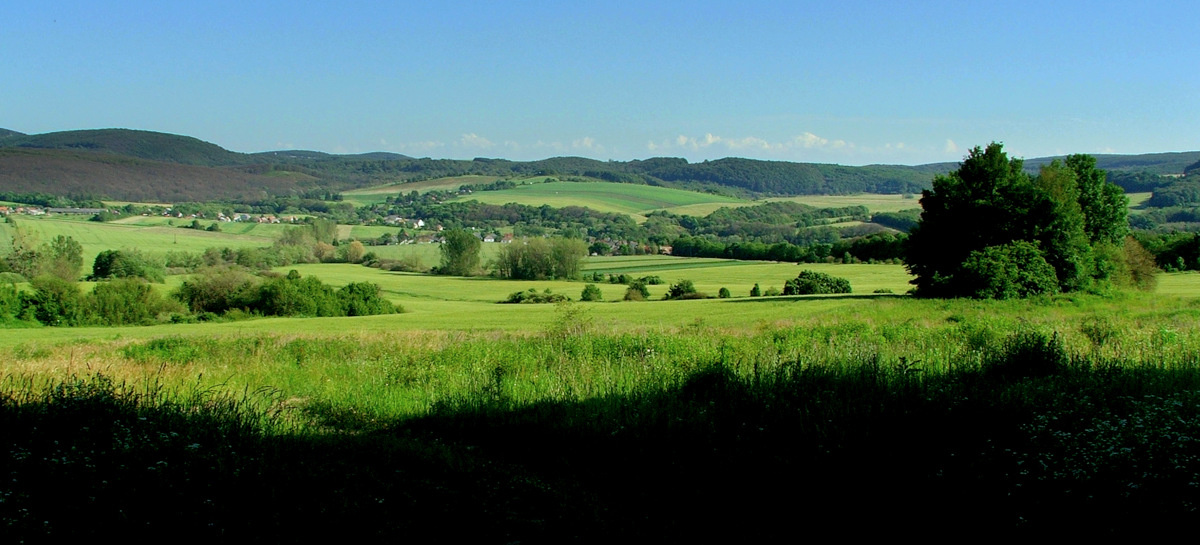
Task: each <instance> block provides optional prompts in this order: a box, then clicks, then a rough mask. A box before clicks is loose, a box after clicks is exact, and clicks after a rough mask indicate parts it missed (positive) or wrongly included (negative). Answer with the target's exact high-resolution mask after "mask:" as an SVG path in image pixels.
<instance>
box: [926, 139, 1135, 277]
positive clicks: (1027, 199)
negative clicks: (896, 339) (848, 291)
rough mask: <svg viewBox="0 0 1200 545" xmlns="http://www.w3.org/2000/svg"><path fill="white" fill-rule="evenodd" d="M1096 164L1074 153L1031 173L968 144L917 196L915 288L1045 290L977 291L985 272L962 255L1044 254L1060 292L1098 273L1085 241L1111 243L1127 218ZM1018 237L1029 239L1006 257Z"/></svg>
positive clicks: (1029, 257)
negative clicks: (956, 163) (949, 167)
mask: <svg viewBox="0 0 1200 545" xmlns="http://www.w3.org/2000/svg"><path fill="white" fill-rule="evenodd" d="M1095 164H1096V163H1095V159H1093V158H1091V157H1089V156H1086V155H1073V156H1070V157H1068V158H1067V161H1066V162H1065V163H1062V162H1058V161H1055V162H1053V163H1051V164H1050V165H1047V166H1045V167H1043V168H1042V170H1041V172H1040V173H1039V174H1038V175H1037V176H1036V177H1031V176H1029V175H1028V174H1026V173H1025V171H1024V168H1023V167H1024V165H1023V162H1022V161H1021V160H1020V159H1010V158H1009V157H1008V156H1007V155H1006V154H1005V153H1004V149H1003V146H1002V145H1001V144H998V143H994V142H993V143H992V144H990V145H988V146H987V148H986V149H983V148H979V147H976V148H975V149H973V150H971V151H970V153H968V155H967V157H966V159H965V160H964V161H963V162H962V163H961V164H960V165H959V168H958V170H956V171H954V172H951V173H949V174H946V175H943V176H937V177H936V178H934V180H933V188H932V189H929V190H926V191H924V192H923V193H922V198H921V207H922V212H921V217H920V219H919V221H918V222H917V224H916V225H915V226H914V227H913V228H912V230H911V232H910V235H909V238H908V241H907V243H906V245H905V261H906V262H907V263H908V269H909V271H910V272H912V273H913V274H914V275H915V276H916V278H915V279H914V280H913V284H914V285H916V292H917V294H918V295H921V296H927V297H960V296H977V297H978V296H989V295H986V294H990V293H1017V294H1025V293H1033V292H1036V291H1041V292H1045V291H1047V290H1044V289H1041V288H1039V290H1025V289H1014V290H1007V289H998V288H989V289H987V290H981V289H980V286H979V280H980V279H979V278H978V277H979V273H980V271H983V270H990V269H988V267H981V266H973V267H970V269H971V270H970V271H968V270H965V269H964V266H965V264H966V263H967V262H968V261H969V260H973V261H972V263H975V264H976V265H979V263H982V262H980V261H979V260H980V258H981V257H980V256H985V255H987V256H1001V257H1003V256H1012V255H1018V254H1019V256H1020V257H1021V260H1023V262H1030V263H1031V262H1037V261H1040V260H1044V261H1045V263H1047V264H1048V265H1049V266H1050V267H1051V268H1052V269H1053V272H1054V276H1055V278H1056V280H1057V283H1058V286H1057V287H1058V289H1061V290H1063V291H1071V290H1075V289H1080V288H1083V287H1086V286H1088V285H1089V284H1090V283H1091V282H1092V281H1093V280H1094V279H1096V278H1097V277H1103V276H1104V273H1103V271H1106V270H1110V269H1111V267H1105V266H1102V264H1098V263H1097V260H1098V259H1099V258H1098V257H1097V254H1096V253H1095V252H1093V246H1094V245H1101V244H1105V245H1119V244H1120V243H1121V240H1122V237H1124V233H1125V230H1126V229H1127V225H1126V216H1125V200H1124V195H1123V194H1122V193H1121V191H1120V188H1118V187H1116V186H1115V185H1112V184H1109V183H1107V182H1105V178H1104V172H1103V171H1100V170H1097V169H1096V168H1095ZM1017 242H1024V243H1028V244H1027V245H1023V246H1019V248H1020V250H1021V251H1020V252H1018V253H1017V254H1014V253H1013V252H1012V251H1010V250H1011V248H1012V246H1011V245H1012V244H1014V243H1017ZM989 249H991V250H989ZM980 252H983V253H980ZM973 256H974V257H973ZM1021 260H1018V261H1021ZM992 261H995V260H992ZM977 262H979V263H977ZM989 263H990V261H989Z"/></svg>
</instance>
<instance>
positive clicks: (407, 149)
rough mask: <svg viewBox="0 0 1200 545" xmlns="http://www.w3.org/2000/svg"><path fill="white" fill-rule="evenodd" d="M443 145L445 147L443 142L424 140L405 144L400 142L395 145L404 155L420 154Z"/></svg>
mask: <svg viewBox="0 0 1200 545" xmlns="http://www.w3.org/2000/svg"><path fill="white" fill-rule="evenodd" d="M444 147H446V144H445V143H444V142H437V141H434V140H426V141H424V142H409V143H406V144H401V145H400V146H398V147H397V149H398V150H400V152H401V153H404V154H405V155H422V154H427V153H429V152H431V151H433V150H435V149H441V148H444Z"/></svg>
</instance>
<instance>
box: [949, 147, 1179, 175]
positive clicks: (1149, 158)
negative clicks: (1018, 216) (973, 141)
mask: <svg viewBox="0 0 1200 545" xmlns="http://www.w3.org/2000/svg"><path fill="white" fill-rule="evenodd" d="M1094 157H1095V158H1096V167H1097V168H1099V169H1101V170H1106V171H1114V172H1146V173H1149V174H1160V175H1161V174H1183V173H1184V172H1185V171H1186V170H1187V169H1188V168H1191V167H1190V166H1189V165H1194V164H1196V163H1200V151H1181V152H1171V153H1145V154H1142V155H1110V154H1100V155H1095V156H1094ZM1062 158H1063V157H1061V156H1060V157H1039V158H1037V159H1028V160H1026V161H1025V167H1026V168H1027V169H1037V168H1038V167H1040V166H1042V165H1046V164H1050V161H1053V160H1055V159H1062ZM952 168H953V167H952Z"/></svg>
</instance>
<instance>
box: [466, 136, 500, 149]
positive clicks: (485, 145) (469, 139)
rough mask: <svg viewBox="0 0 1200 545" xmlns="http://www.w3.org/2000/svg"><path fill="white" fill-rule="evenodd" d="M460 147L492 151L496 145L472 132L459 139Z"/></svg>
mask: <svg viewBox="0 0 1200 545" xmlns="http://www.w3.org/2000/svg"><path fill="white" fill-rule="evenodd" d="M458 145H459V146H461V147H464V148H480V149H490V148H491V147H493V146H495V145H496V144H493V143H492V141H491V140H488V139H487V138H484V137H482V136H479V135H478V134H475V133H473V132H472V133H467V134H464V135H462V138H460V139H458Z"/></svg>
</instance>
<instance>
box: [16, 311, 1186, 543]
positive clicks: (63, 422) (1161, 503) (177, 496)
mask: <svg viewBox="0 0 1200 545" xmlns="http://www.w3.org/2000/svg"><path fill="white" fill-rule="evenodd" d="M1014 358H1024V360H1022V361H1016V360H1015V359H1014ZM505 380H506V378H505V377H504V376H503V375H499V374H497V375H496V377H495V380H494V383H493V384H489V385H488V386H486V387H484V388H483V389H482V390H480V391H478V392H474V393H470V394H466V395H462V396H459V397H457V398H449V399H447V400H445V401H444V402H442V403H441V404H439V405H437V406H436V407H434V408H433V410H432V411H431V413H430V414H429V415H428V416H425V417H421V418H414V419H409V420H405V421H399V422H396V421H389V420H387V419H382V418H379V417H378V416H376V415H372V414H369V413H363V412H359V411H357V410H355V409H353V408H347V407H332V406H322V405H320V404H314V405H311V406H309V408H308V409H309V410H308V413H307V414H308V415H309V416H310V417H311V418H313V419H314V420H315V422H314V424H313V425H310V426H307V427H305V428H303V429H302V430H300V429H291V430H290V431H289V429H287V428H280V427H273V426H274V425H273V424H272V423H271V422H272V420H271V418H270V415H269V414H266V415H264V413H262V412H261V411H260V410H259V409H256V408H255V407H259V406H262V405H254V404H252V403H250V401H252V400H245V399H236V398H225V397H220V396H217V397H212V396H207V397H206V396H200V397H194V398H185V399H184V400H183V401H172V399H174V398H168V397H165V396H161V395H145V394H138V393H136V392H134V391H133V390H132V389H129V388H125V387H124V386H121V385H114V384H112V383H109V382H107V381H105V380H104V379H102V378H96V377H91V378H79V379H70V380H66V381H63V382H61V383H58V384H56V385H51V387H50V388H45V389H41V390H39V391H40V392H41V393H37V394H34V393H29V392H32V391H33V389H32V388H23V387H20V385H17V387H13V386H12V385H10V386H9V388H7V390H6V391H5V392H4V393H3V394H0V408H2V409H3V411H2V413H0V425H2V426H3V429H4V430H5V434H6V441H5V443H4V444H5V445H6V448H7V449H8V451H7V452H6V453H4V457H3V460H2V467H0V469H2V470H3V471H4V475H5V476H6V478H11V482H6V483H4V484H3V485H0V488H2V489H3V493H4V496H3V497H4V498H5V501H4V502H3V503H0V518H3V521H0V522H3V524H4V526H3V528H4V529H5V532H6V533H7V534H8V536H10V537H14V538H24V539H27V540H28V539H35V540H36V539H45V538H47V537H50V538H55V539H59V540H63V539H74V538H79V537H88V536H99V535H121V536H123V537H126V538H129V537H132V538H134V539H138V538H143V537H150V536H152V535H161V532H164V531H170V532H174V533H177V534H178V535H180V536H183V537H184V539H185V540H191V539H194V540H206V541H213V540H216V541H223V540H229V541H247V540H256V541H257V540H270V541H302V540H308V539H311V538H312V536H314V535H322V534H326V533H330V532H336V533H339V534H341V535H342V536H351V537H367V538H381V537H383V538H398V537H406V538H410V539H412V538H421V537H435V538H440V539H445V538H448V537H449V538H463V539H468V540H472V541H486V542H495V541H505V542H516V541H521V542H572V541H604V542H611V541H613V540H634V541H639V542H649V541H653V542H691V541H697V540H700V541H710V540H712V539H714V536H717V535H727V534H730V533H736V535H738V536H739V537H740V538H741V539H748V540H751V541H762V540H772V541H776V540H782V539H796V538H797V536H801V535H809V534H812V533H813V532H821V531H838V532H851V533H853V534H856V535H863V534H877V535H880V536H883V535H888V536H894V535H897V534H901V535H903V534H918V533H919V534H922V535H926V536H928V535H945V536H947V537H948V536H950V535H956V536H959V535H962V534H961V533H962V532H968V531H969V532H976V533H977V532H978V531H979V529H980V528H986V529H987V532H988V534H989V535H1007V534H1020V533H1023V532H1025V533H1032V532H1039V531H1045V530H1063V529H1067V528H1070V529H1071V531H1072V533H1073V535H1089V534H1093V533H1094V534H1112V533H1116V534H1122V533H1131V534H1132V533H1137V534H1139V535H1144V533H1145V532H1146V531H1147V530H1146V527H1147V524H1153V526H1150V528H1152V529H1153V530H1154V531H1166V530H1167V529H1168V528H1170V527H1173V526H1183V525H1185V524H1190V523H1191V522H1194V520H1195V515H1194V513H1193V511H1192V509H1193V507H1192V506H1194V505H1196V501H1197V500H1200V497H1198V496H1197V491H1196V490H1195V487H1193V486H1191V485H1190V484H1189V483H1194V482H1197V481H1198V480H1200V448H1197V446H1196V445H1194V444H1191V443H1188V442H1187V441H1183V440H1177V439H1170V438H1171V437H1174V438H1179V437H1184V436H1187V437H1197V436H1200V414H1197V413H1200V409H1198V407H1200V403H1198V402H1200V395H1198V394H1195V391H1197V390H1200V373H1198V372H1196V371H1163V370H1156V369H1141V370H1129V369H1121V368H1115V367H1112V366H1100V365H1093V364H1092V363H1091V362H1086V361H1074V360H1072V359H1070V358H1068V357H1067V356H1066V355H1065V354H1064V353H1063V352H1062V347H1061V345H1059V344H1057V341H1056V339H1055V338H1053V337H1049V338H1047V337H1044V336H1043V337H1038V336H1036V335H1026V336H1024V337H1021V338H1016V339H1014V340H1012V341H1010V343H1009V344H1008V345H1006V346H1005V348H1004V350H1003V351H1001V352H1000V353H999V355H998V356H996V357H994V358H992V359H991V360H988V361H986V362H985V363H984V365H983V367H981V368H979V369H961V370H959V371H956V372H954V373H951V374H946V375H938V376H926V375H924V374H922V373H921V372H920V371H917V370H915V369H914V368H913V367H912V366H910V365H908V364H907V362H904V361H900V362H882V361H879V360H878V359H877V358H869V357H868V358H866V359H863V360H861V361H859V362H858V363H857V364H854V365H847V366H843V367H839V368H836V369H835V368H831V367H824V366H811V365H804V364H803V363H801V362H797V363H795V364H793V365H790V366H784V367H782V368H781V369H780V370H779V371H778V372H773V373H771V374H758V373H740V374H739V373H736V372H734V371H733V370H731V369H729V368H726V367H723V366H721V365H712V366H710V367H708V368H706V369H704V370H701V371H699V372H696V373H694V374H692V375H690V376H688V377H686V378H685V379H683V380H682V382H680V383H679V384H678V385H677V386H675V387H671V388H667V389H664V390H656V391H644V392H640V393H636V394H633V395H625V396H608V397H600V398H593V399H588V400H583V401H574V402H542V403H534V404H525V405H518V404H515V403H513V402H511V401H510V400H509V399H508V398H507V397H506V395H505V394H504V392H505V391H506V390H505V389H504V387H503V386H504V381H505ZM1180 392H1183V393H1184V394H1180ZM1186 392H1193V393H1192V394H1190V396H1191V397H1188V395H1187V394H1186ZM1181 396H1182V397H1181ZM1122 421H1124V422H1135V423H1140V424H1141V425H1142V426H1143V432H1142V433H1140V434H1139V433H1137V432H1136V431H1135V426H1126V427H1125V428H1121V429H1120V430H1118V429H1117V428H1111V429H1109V428H1103V424H1102V423H1103V422H1114V423H1115V424H1113V426H1118V425H1119V422H1122ZM1170 426H1175V427H1174V428H1171V429H1164V428H1170ZM1097 428H1099V429H1101V430H1102V433H1100V434H1098V435H1088V434H1089V433H1093V434H1094V430H1095V429H1097ZM314 430H323V431H314ZM1105 430H1107V431H1105ZM1121 430H1124V431H1121ZM1122 434H1124V435H1122ZM1164 438H1166V439H1164ZM1192 443H1194V442H1192ZM1114 449H1115V450H1116V451H1118V452H1122V453H1124V454H1122V455H1121V456H1113V455H1112V454H1111V452H1112V451H1113V450H1114Z"/></svg>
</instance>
